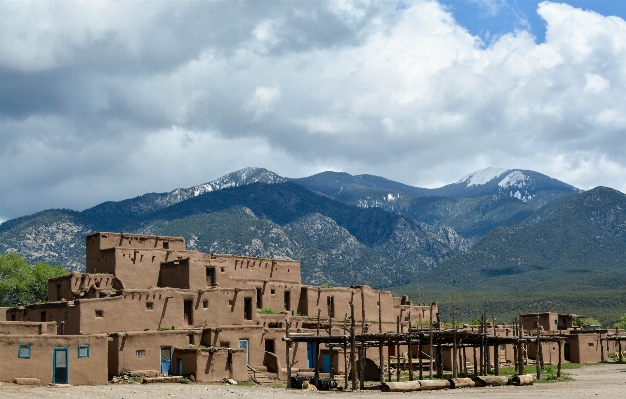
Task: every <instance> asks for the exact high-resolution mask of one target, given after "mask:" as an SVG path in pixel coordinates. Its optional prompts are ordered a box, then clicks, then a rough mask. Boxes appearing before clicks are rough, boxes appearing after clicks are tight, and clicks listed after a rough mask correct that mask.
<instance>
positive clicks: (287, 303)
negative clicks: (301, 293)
mask: <svg viewBox="0 0 626 399" xmlns="http://www.w3.org/2000/svg"><path fill="white" fill-rule="evenodd" d="M283 302H284V303H285V310H291V292H290V291H285V295H284V301H283Z"/></svg>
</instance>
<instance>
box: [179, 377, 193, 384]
mask: <svg viewBox="0 0 626 399" xmlns="http://www.w3.org/2000/svg"><path fill="white" fill-rule="evenodd" d="M180 383H181V384H189V383H191V380H190V379H189V378H187V377H183V378H181V379H180Z"/></svg>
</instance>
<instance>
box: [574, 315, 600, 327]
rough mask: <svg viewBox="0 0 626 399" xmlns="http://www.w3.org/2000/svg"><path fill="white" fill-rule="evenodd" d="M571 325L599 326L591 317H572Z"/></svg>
mask: <svg viewBox="0 0 626 399" xmlns="http://www.w3.org/2000/svg"><path fill="white" fill-rule="evenodd" d="M572 324H573V325H574V326H576V327H586V326H599V325H600V322H599V321H598V320H596V319H594V318H593V317H585V318H582V317H574V320H573V322H572Z"/></svg>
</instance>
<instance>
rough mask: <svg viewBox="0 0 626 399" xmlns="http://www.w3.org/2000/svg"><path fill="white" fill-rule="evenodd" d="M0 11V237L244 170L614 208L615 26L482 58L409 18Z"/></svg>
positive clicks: (236, 9)
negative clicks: (600, 189) (460, 187)
mask: <svg viewBox="0 0 626 399" xmlns="http://www.w3.org/2000/svg"><path fill="white" fill-rule="evenodd" d="M485 4H486V5H489V4H492V5H493V7H502V6H503V5H505V4H504V3H503V2H486V3H485ZM2 6H3V12H2V15H1V17H0V18H1V20H0V23H1V24H2V32H3V34H2V35H0V41H1V44H2V46H1V49H0V51H1V53H0V55H1V57H0V79H2V81H3V85H1V86H0V100H2V104H3V109H2V110H1V111H0V135H1V136H0V137H1V139H2V146H1V147H0V153H1V154H2V157H1V159H0V170H2V174H0V192H1V193H0V214H1V215H2V217H6V218H10V217H14V216H18V215H21V214H25V213H32V212H33V211H36V210H39V209H43V208H47V207H51V206H71V207H75V208H82V207H85V206H91V205H95V204H96V203H98V202H102V201H104V200H108V199H121V198H125V196H127V195H130V194H131V193H132V194H133V195H138V194H140V193H142V192H145V191H158V190H160V191H165V190H169V189H171V188H174V187H178V186H190V185H194V184H198V183H201V182H205V181H208V180H212V179H214V178H217V177H219V175H220V174H222V173H227V172H229V171H232V170H235V169H238V168H242V167H245V166H262V167H267V168H269V169H272V170H274V171H275V172H277V173H279V174H282V175H286V176H291V177H296V176H302V175H304V174H307V173H314V172H318V171H321V170H324V169H333V170H345V171H347V172H350V173H371V174H377V175H382V176H385V177H388V178H391V179H395V180H399V181H402V182H406V183H409V184H415V185H421V186H430V187H432V186H435V185H440V184H446V183H450V182H453V181H456V180H458V179H459V178H460V177H461V176H463V175H465V174H467V173H469V172H471V171H474V170H477V169H481V168H485V167H488V166H501V167H504V168H525V169H532V170H537V171H539V172H543V173H546V174H549V175H551V176H553V177H555V178H559V179H562V180H564V181H566V182H568V183H570V184H574V185H577V186H580V187H582V188H590V186H593V185H600V184H602V185H607V186H613V187H614V188H617V189H622V190H623V188H624V187H623V185H624V183H623V177H620V173H621V172H623V171H624V168H626V156H625V154H626V142H625V141H624V140H623V137H624V136H625V133H626V119H625V118H626V117H625V116H624V115H626V105H625V104H626V22H624V21H623V20H622V19H620V18H617V17H605V16H602V15H599V14H597V13H594V12H589V11H582V10H579V9H576V8H573V7H571V6H568V5H565V4H558V3H551V2H543V3H541V4H540V5H539V7H538V12H539V15H540V16H541V17H542V18H544V19H545V22H546V32H547V34H546V41H545V43H540V44H538V43H536V42H535V40H534V38H533V37H532V36H531V35H530V34H529V33H528V32H526V31H523V30H520V31H516V32H514V33H509V34H505V35H502V36H500V37H498V38H496V39H494V41H493V42H491V43H490V44H489V45H488V46H486V47H485V45H484V43H482V42H481V40H480V39H479V38H478V37H474V36H472V35H471V34H470V33H469V32H468V31H467V30H466V29H465V28H463V27H462V26H459V25H458V24H457V22H456V21H455V20H454V19H453V16H452V14H450V13H449V12H448V11H446V9H445V8H443V7H442V6H441V5H440V4H438V3H437V2H435V1H426V0H415V1H414V2H412V3H409V4H408V5H407V8H406V9H401V10H397V9H396V4H394V3H388V2H367V1H364V2H358V1H355V2H341V3H339V2H333V1H331V2H328V3H326V2H318V1H313V2H298V3H293V2H289V1H287V2H280V1H270V2H262V3H259V2H254V1H253V2H237V3H235V2H189V3H187V2H183V3H174V2H155V3H150V4H149V5H145V4H144V3H135V2H114V1H112V2H108V1H103V2H95V3H94V2H80V3H73V2H61V3H58V2H54V3H46V2H3V3H2ZM206 154H211V155H210V157H209V158H207V157H206ZM33 159H35V161H32V160H33ZM207 159H209V161H207ZM159 165H161V166H163V167H165V169H166V170H167V171H166V172H165V173H163V174H161V176H162V179H157V180H156V181H155V179H154V177H153V176H154V174H153V171H154V168H158V167H159ZM207 165H208V166H207ZM581 165H582V166H581ZM120 168H122V169H120ZM121 170H123V171H124V172H122V171H121ZM127 170H133V174H132V179H130V178H129V179H128V180H125V179H124V178H123V177H120V176H122V175H123V173H125V171H127ZM6 171H10V172H8V173H7V172H6ZM583 171H584V172H583ZM622 176H623V175H622ZM138 182H141V184H139V183H138ZM155 186H156V187H155ZM150 187H154V188H150ZM44 188H45V190H46V191H43V192H44V193H46V195H45V196H41V195H34V192H35V191H36V190H44ZM77 192H87V193H89V194H88V195H81V196H76V195H75V194H76V193H77ZM64 193H66V194H64ZM64 201H65V202H64Z"/></svg>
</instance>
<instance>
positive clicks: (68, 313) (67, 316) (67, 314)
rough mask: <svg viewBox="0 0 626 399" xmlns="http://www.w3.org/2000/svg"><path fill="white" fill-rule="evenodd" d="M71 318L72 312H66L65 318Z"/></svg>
mask: <svg viewBox="0 0 626 399" xmlns="http://www.w3.org/2000/svg"><path fill="white" fill-rule="evenodd" d="M69 318H70V312H65V319H66V320H67V319H69Z"/></svg>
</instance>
